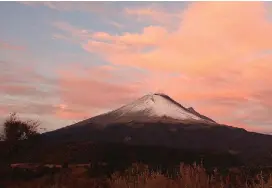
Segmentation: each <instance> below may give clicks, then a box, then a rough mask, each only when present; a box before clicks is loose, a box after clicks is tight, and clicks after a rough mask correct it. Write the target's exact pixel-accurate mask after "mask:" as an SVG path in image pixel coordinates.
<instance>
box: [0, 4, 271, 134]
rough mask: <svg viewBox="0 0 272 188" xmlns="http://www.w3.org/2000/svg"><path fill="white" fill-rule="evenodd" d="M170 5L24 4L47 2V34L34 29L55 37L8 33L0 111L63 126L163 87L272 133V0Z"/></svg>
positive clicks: (219, 116) (209, 112) (208, 111)
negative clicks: (263, 0)
mask: <svg viewBox="0 0 272 188" xmlns="http://www.w3.org/2000/svg"><path fill="white" fill-rule="evenodd" d="M166 4H167V3H166ZM117 5H118V6H117ZM132 5H133V6H132ZM164 5H165V4H164V3H156V4H155V3H151V4H148V3H145V4H140V3H139V4H129V3H122V2H118V3H107V4H103V3H102V2H101V3H99V2H88V3H87V2H86V3H85V4H84V3H83V2H81V3H79V2H78V3H77V2H74V4H71V3H68V2H67V3H65V2H59V3H54V2H51V3H24V4H18V5H16V6H20V7H22V9H29V11H30V10H31V11H34V10H37V9H41V11H40V13H37V11H36V12H34V13H33V14H41V15H43V16H41V15H39V17H38V18H37V20H35V21H36V22H37V23H38V22H39V21H41V22H45V23H44V24H43V26H42V27H45V28H48V31H47V30H46V29H45V30H46V32H47V33H46V34H47V35H46V34H43V32H45V31H44V30H43V31H42V29H43V28H41V27H39V28H38V27H37V28H30V29H34V30H35V32H38V33H39V32H41V33H40V35H38V34H37V33H35V35H36V34H37V35H38V36H37V37H44V36H46V37H48V40H46V37H45V38H42V39H43V40H42V39H40V38H35V37H36V36H33V37H31V39H30V36H28V37H26V36H24V35H23V34H21V35H22V36H21V38H20V39H16V38H12V36H9V38H8V39H7V37H5V36H4V35H3V37H2V38H1V35H0V52H1V54H0V55H1V56H0V57H1V59H0V60H1V61H0V69H2V70H0V73H1V74H0V91H1V92H0V95H1V98H2V99H0V116H1V117H2V118H4V117H6V116H7V114H8V113H9V112H12V111H17V112H19V114H22V116H23V117H36V118H39V119H41V121H45V122H46V123H45V125H44V126H45V127H46V128H48V129H56V128H59V127H62V126H65V125H67V124H69V123H72V122H74V121H79V120H81V119H83V118H87V117H91V116H93V115H97V114H99V113H102V112H106V111H108V110H112V109H114V108H117V107H119V106H121V105H124V104H126V103H128V102H131V101H133V100H135V99H137V98H139V97H141V96H142V95H144V94H147V93H152V92H158V91H160V92H164V93H166V94H168V95H169V96H170V97H172V98H173V99H175V100H177V101H178V102H179V103H181V104H182V105H184V106H185V107H189V106H192V107H194V108H195V109H196V110H197V111H199V112H200V113H202V114H204V115H206V116H208V117H210V118H212V119H214V120H216V121H217V122H220V123H226V124H230V125H234V126H237V127H243V128H245V129H247V130H253V131H258V132H271V131H272V117H271V114H272V98H271V95H272V88H271V84H272V37H271V33H272V16H271V13H270V12H271V10H272V9H271V7H272V5H271V4H265V3H263V2H191V3H186V4H184V3H183V4H182V3H180V4H178V3H176V4H174V5H171V3H170V5H171V6H170V5H169V6H164ZM14 6H15V5H14ZM8 7H9V8H10V11H12V9H11V8H12V6H8ZM20 7H19V8H20ZM165 7H168V8H165ZM16 8H18V7H16ZM29 11H25V12H24V11H23V13H22V14H27V12H29ZM52 12H53V13H54V15H57V16H44V15H47V14H48V15H49V14H50V15H52ZM68 14H69V15H68ZM78 14H81V15H80V18H81V19H79V15H78ZM87 15H88V16H89V17H88V16H87ZM95 16H96V17H95ZM40 17H41V18H40ZM45 18H46V21H44V19H45ZM82 18H83V19H82ZM38 19H41V20H38ZM47 19H48V20H47ZM96 19H97V22H96ZM75 20H78V21H75ZM18 22H19V20H18ZM0 23H1V22H0ZM33 23H34V22H33ZM39 23H40V22H39ZM3 24H6V25H7V31H8V30H9V29H12V28H11V26H10V25H8V24H7V23H3ZM27 24H29V23H26V26H25V27H27ZM99 24H101V25H99ZM22 26H23V27H24V25H23V24H22ZM9 27H10V28H9ZM49 28H50V29H49ZM26 31H28V30H26ZM26 33H27V32H26ZM0 34H1V33H0ZM6 35H7V34H6ZM34 41H36V42H34ZM37 41H40V43H38V42H37ZM58 45H59V47H58V48H57V50H54V51H53V50H52V51H50V48H52V49H53V48H56V46H58ZM40 48H41V49H40ZM39 49H40V50H39ZM47 51H48V52H47ZM49 52H50V53H49ZM15 56H16V57H15ZM18 73H20V75H18Z"/></svg>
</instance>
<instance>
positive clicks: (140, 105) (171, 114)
mask: <svg viewBox="0 0 272 188" xmlns="http://www.w3.org/2000/svg"><path fill="white" fill-rule="evenodd" d="M105 115H108V116H111V117H115V118H118V119H122V118H126V119H130V120H138V119H143V117H146V118H149V117H151V118H159V117H164V118H165V117H166V118H171V119H175V120H197V121H205V122H207V121H208V122H213V121H212V120H211V121H210V119H206V118H203V117H201V116H200V115H198V113H192V112H191V111H190V110H189V109H187V108H185V107H183V106H182V105H180V104H179V103H177V102H176V101H174V100H173V99H171V98H170V97H169V96H168V95H166V94H163V93H154V94H148V95H145V96H143V97H141V98H139V99H138V100H136V101H134V102H132V103H130V104H128V105H125V106H123V107H121V108H119V109H117V110H114V111H112V112H109V113H107V114H105Z"/></svg>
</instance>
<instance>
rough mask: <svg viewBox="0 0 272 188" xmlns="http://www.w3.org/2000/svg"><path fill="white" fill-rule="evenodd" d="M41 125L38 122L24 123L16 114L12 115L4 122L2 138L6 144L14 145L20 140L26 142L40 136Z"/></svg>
mask: <svg viewBox="0 0 272 188" xmlns="http://www.w3.org/2000/svg"><path fill="white" fill-rule="evenodd" d="M39 126H40V123H39V122H38V121H33V120H27V121H22V120H20V119H19V118H18V117H17V114H16V113H11V114H10V117H9V118H8V119H7V120H6V121H5V122H4V124H3V130H2V135H1V138H2V140H4V141H6V142H11V143H14V142H16V141H19V140H26V139H29V138H31V137H34V136H36V135H38V134H39V131H38V129H39Z"/></svg>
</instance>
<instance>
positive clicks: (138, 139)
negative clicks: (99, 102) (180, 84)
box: [18, 93, 272, 165]
mask: <svg viewBox="0 0 272 188" xmlns="http://www.w3.org/2000/svg"><path fill="white" fill-rule="evenodd" d="M41 137H42V139H41V140H42V141H43V143H42V144H39V145H38V144H37V148H36V151H35V152H32V153H31V157H36V156H35V155H33V153H35V154H36V153H37V154H39V157H36V158H35V159H37V158H51V159H52V158H55V157H52V156H57V153H60V152H61V154H58V156H59V155H62V156H65V157H66V156H67V155H66V153H67V152H68V153H70V154H69V157H71V156H72V157H71V158H73V160H76V161H81V162H82V160H85V162H86V161H88V160H89V159H90V158H93V157H96V159H97V158H99V159H101V160H102V159H103V158H104V157H105V156H112V155H113V154H114V155H118V157H117V156H115V157H116V158H118V159H119V158H122V159H126V158H130V157H131V155H132V156H134V157H135V156H137V157H136V158H137V160H138V159H140V160H144V159H146V158H145V157H147V156H148V158H149V159H150V160H151V161H152V160H154V158H156V157H158V155H164V154H165V155H164V159H163V160H165V161H169V160H170V161H171V160H174V159H173V157H175V160H177V161H179V159H180V158H182V156H185V154H184V152H182V153H180V152H179V151H186V152H187V151H189V153H190V152H193V153H195V152H197V153H205V155H206V154H207V155H216V157H215V158H216V159H219V157H218V156H217V154H224V155H225V154H226V155H227V156H231V157H234V158H235V159H239V161H242V162H243V163H253V162H254V163H255V164H270V165H272V155H271V153H272V136H270V135H264V134H259V133H254V132H249V131H247V130H245V129H242V128H237V127H232V126H228V125H224V124H220V123H218V122H215V121H214V120H212V119H211V118H209V117H206V116H204V115H202V114H201V113H199V112H197V111H196V110H195V109H194V108H192V107H189V108H186V107H184V106H182V105H181V104H179V103H178V102H176V101H175V100H173V99H172V98H171V97H169V96H168V95H166V94H162V93H154V94H149V95H145V96H143V97H141V98H139V99H137V100H135V101H133V102H131V103H129V104H126V105H124V106H121V107H120V108H118V109H115V110H113V111H110V112H107V113H104V114H101V115H98V116H95V117H92V118H89V119H86V120H83V121H80V122H78V123H75V124H72V125H69V126H66V127H63V128H60V129H58V130H54V131H51V132H47V133H44V134H42V135H41ZM116 144H117V145H118V147H117V148H119V149H116V147H115V145H116ZM101 145H103V146H101ZM113 145H114V146H113ZM119 145H121V146H122V147H121V148H123V149H120V147H119ZM135 147H137V149H135ZM53 148H55V149H53ZM124 148H126V149H124ZM128 148H129V149H128ZM139 148H140V149H139ZM143 148H144V149H143ZM154 148H156V149H154ZM158 148H159V149H158ZM161 148H164V149H161ZM165 148H166V149H165ZM169 149H170V150H169ZM38 150H39V152H38ZM62 150H65V151H62ZM169 151H171V152H172V151H175V152H174V154H173V153H172V154H169ZM135 152H136V153H135ZM171 152H170V153H171ZM25 153H27V152H25V151H24V152H22V154H21V155H20V157H22V156H23V155H24V154H25ZM121 153H122V154H121ZM48 155H50V157H46V156H48ZM51 155H52V156H51ZM70 155H71V156H70ZM18 156H19V155H18ZM129 156H130V157H129ZM177 156H179V157H177ZM190 156H191V155H190ZM197 156H202V154H201V155H198V154H197ZM27 157H28V158H30V156H27ZM189 158H190V157H189ZM61 160H62V159H61ZM109 160H111V159H109ZM116 160H117V159H116ZM132 160H133V161H134V160H136V159H135V158H133V159H132ZM211 161H215V160H214V159H212V160H211ZM226 161H229V157H228V159H224V162H226Z"/></svg>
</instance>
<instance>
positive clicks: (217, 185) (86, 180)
mask: <svg viewBox="0 0 272 188" xmlns="http://www.w3.org/2000/svg"><path fill="white" fill-rule="evenodd" d="M88 173H89V169H86V167H80V166H79V167H73V168H66V169H65V168H64V169H58V170H56V171H51V172H50V173H48V174H45V175H42V176H40V177H36V178H32V179H29V180H22V179H21V180H19V179H17V180H14V179H13V180H12V179H10V181H9V182H6V185H5V186H4V187H6V188H231V187H233V188H239V187H241V188H269V187H272V178H271V176H269V177H267V179H268V181H265V177H264V176H265V175H264V174H263V172H260V173H259V174H256V175H254V176H253V177H251V178H249V176H248V175H246V176H245V175H243V174H242V173H241V172H240V173H235V174H229V175H226V176H222V175H220V174H219V173H218V172H216V171H213V172H212V173H211V174H209V173H208V172H207V171H206V170H205V169H204V168H203V167H202V166H200V165H182V164H181V165H180V167H179V170H178V171H177V174H173V173H172V174H171V176H172V177H170V175H167V174H163V173H161V172H159V171H157V172H155V171H150V170H149V168H148V166H146V165H143V164H133V165H132V166H131V167H130V168H128V169H126V170H125V171H124V172H115V173H114V174H112V175H111V176H110V177H96V178H93V177H90V175H89V174H88ZM0 187H1V184H0ZM1 188H2V187H1Z"/></svg>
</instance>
